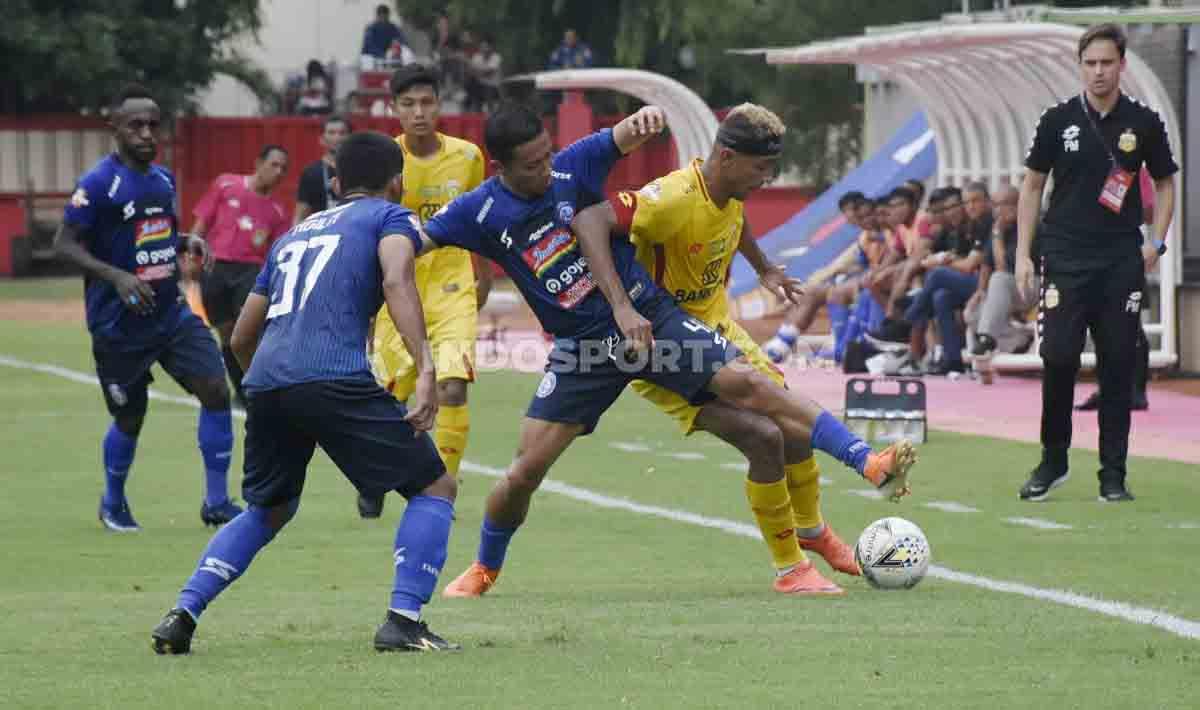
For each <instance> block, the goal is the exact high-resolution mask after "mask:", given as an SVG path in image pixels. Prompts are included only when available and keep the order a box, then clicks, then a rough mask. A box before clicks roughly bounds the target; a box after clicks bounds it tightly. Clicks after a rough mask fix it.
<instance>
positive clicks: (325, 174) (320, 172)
mask: <svg viewBox="0 0 1200 710" xmlns="http://www.w3.org/2000/svg"><path fill="white" fill-rule="evenodd" d="M353 132H354V128H353V127H352V126H351V125H350V121H349V120H347V119H346V118H345V117H343V116H338V115H337V114H334V115H332V116H326V117H325V120H324V121H322V122H321V147H322V148H324V149H325V152H324V153H323V154H322V155H321V158H320V159H319V160H314V161H313V162H311V163H309V164H308V165H307V166H306V167H305V168H304V172H302V173H300V185H299V187H298V188H297V190H296V212H295V214H294V216H293V217H292V222H293V223H294V224H300V223H301V222H303V221H304V220H305V219H307V218H308V216H309V215H310V214H313V213H314V212H324V211H325V210H327V209H329V208H330V207H334V206H336V203H337V199H336V198H335V197H334V194H333V187H332V185H331V181H332V180H333V178H334V176H336V175H337V169H336V167H335V161H336V160H337V150H338V146H339V145H341V144H342V141H344V140H346V136H348V135H350V134H351V133H353Z"/></svg>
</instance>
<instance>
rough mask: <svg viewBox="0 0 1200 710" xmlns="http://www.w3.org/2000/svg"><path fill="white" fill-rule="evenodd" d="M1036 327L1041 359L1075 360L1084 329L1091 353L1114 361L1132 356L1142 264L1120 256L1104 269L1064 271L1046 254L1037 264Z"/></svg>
mask: <svg viewBox="0 0 1200 710" xmlns="http://www.w3.org/2000/svg"><path fill="white" fill-rule="evenodd" d="M1042 272H1043V273H1042V281H1041V298H1040V302H1039V304H1038V333H1039V334H1040V335H1041V337H1042V346H1041V356H1042V359H1043V360H1045V361H1047V362H1050V363H1055V364H1064V365H1065V364H1071V363H1077V362H1079V355H1080V353H1082V352H1083V348H1084V344H1085V343H1086V339H1087V332H1088V331H1089V330H1090V331H1091V333H1092V339H1093V340H1094V341H1095V343H1096V350H1097V354H1098V355H1099V356H1100V357H1102V358H1104V359H1105V360H1106V361H1108V362H1110V363H1112V364H1113V365H1114V366H1117V367H1128V366H1129V363H1131V362H1132V361H1133V353H1134V348H1135V345H1136V343H1137V341H1138V332H1139V329H1140V327H1141V310H1142V307H1143V306H1144V303H1145V300H1146V298H1145V295H1146V274H1145V265H1144V264H1143V262H1142V260H1141V259H1139V258H1129V259H1123V260H1121V261H1119V262H1116V263H1114V264H1112V265H1111V266H1110V267H1108V268H1104V269H1090V270H1087V271H1067V270H1063V269H1061V268H1056V261H1055V260H1054V259H1052V258H1047V259H1045V260H1044V261H1043V264H1042Z"/></svg>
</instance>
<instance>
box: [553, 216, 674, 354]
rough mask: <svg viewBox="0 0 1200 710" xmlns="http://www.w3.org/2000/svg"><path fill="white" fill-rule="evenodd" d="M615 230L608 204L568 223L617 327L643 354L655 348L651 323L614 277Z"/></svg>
mask: <svg viewBox="0 0 1200 710" xmlns="http://www.w3.org/2000/svg"><path fill="white" fill-rule="evenodd" d="M616 226H617V215H616V212H614V211H613V207H612V205H611V204H609V203H608V202H607V201H604V202H598V203H596V204H594V205H592V206H591V207H588V208H586V209H584V210H583V211H582V212H580V213H579V214H577V215H575V219H574V220H572V221H571V229H572V231H574V232H575V235H576V236H577V237H579V248H580V249H582V250H583V256H584V258H586V259H587V263H588V270H589V271H591V273H592V278H593V279H595V281H596V285H597V286H599V287H600V292H601V293H603V294H604V297H605V298H606V299H608V303H609V305H611V306H612V309H613V317H614V318H615V319H616V321H617V327H618V328H620V329H621V333H622V334H624V336H625V339H626V340H627V341H629V346H630V347H631V348H633V349H634V350H643V349H646V348H649V347H651V346H653V345H654V334H653V332H652V329H651V327H650V321H648V320H646V319H645V318H643V317H642V315H641V314H640V313H638V312H637V309H635V308H634V307H633V302H632V301H630V300H629V294H628V293H626V292H625V286H624V284H622V283H621V277H620V275H618V274H617V267H616V266H615V265H614V264H613V258H612V233H613V230H614V228H615V227H616Z"/></svg>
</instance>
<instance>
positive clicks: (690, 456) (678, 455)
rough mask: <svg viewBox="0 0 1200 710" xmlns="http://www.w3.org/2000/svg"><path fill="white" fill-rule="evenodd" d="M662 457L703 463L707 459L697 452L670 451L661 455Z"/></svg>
mask: <svg viewBox="0 0 1200 710" xmlns="http://www.w3.org/2000/svg"><path fill="white" fill-rule="evenodd" d="M663 456H667V457H669V458H673V459H679V460H680V461H703V460H704V459H706V458H708V457H707V456H705V455H704V454H702V453H700V452H699V451H672V452H671V453H667V454H663Z"/></svg>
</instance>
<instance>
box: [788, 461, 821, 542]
mask: <svg viewBox="0 0 1200 710" xmlns="http://www.w3.org/2000/svg"><path fill="white" fill-rule="evenodd" d="M783 470H784V471H786V472H787V487H788V495H790V496H791V498H792V512H793V513H794V514H795V516H796V527H797V528H800V529H801V530H803V529H805V528H819V527H821V525H822V524H823V523H824V520H823V519H822V518H821V471H820V469H819V468H817V459H816V458H814V457H812V456H809V457H808V458H806V459H804V460H803V461H801V462H800V463H790V464H786V465H785V466H784V467H783Z"/></svg>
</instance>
